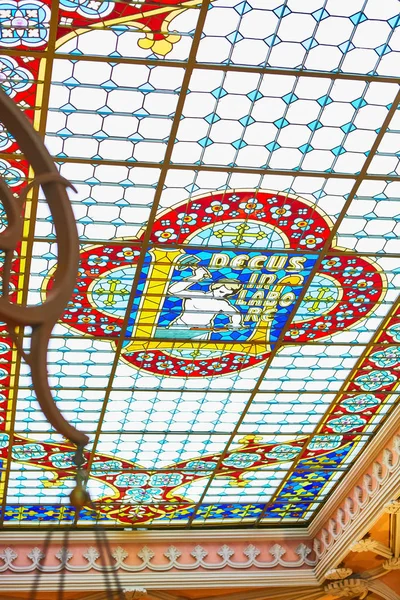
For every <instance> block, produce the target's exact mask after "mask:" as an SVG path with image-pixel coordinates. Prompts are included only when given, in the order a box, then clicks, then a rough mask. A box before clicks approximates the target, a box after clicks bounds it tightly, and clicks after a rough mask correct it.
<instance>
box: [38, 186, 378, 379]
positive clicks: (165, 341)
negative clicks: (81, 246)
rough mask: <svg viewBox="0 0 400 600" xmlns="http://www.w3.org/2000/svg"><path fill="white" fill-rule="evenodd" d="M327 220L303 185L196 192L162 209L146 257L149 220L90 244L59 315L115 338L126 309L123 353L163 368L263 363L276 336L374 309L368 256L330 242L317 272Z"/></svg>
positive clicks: (334, 328) (211, 370) (339, 326)
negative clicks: (121, 235)
mask: <svg viewBox="0 0 400 600" xmlns="http://www.w3.org/2000/svg"><path fill="white" fill-rule="evenodd" d="M331 229H332V222H331V221H330V219H329V217H327V215H325V214H324V213H323V212H322V211H321V210H320V209H319V208H316V207H315V206H314V205H312V204H311V203H310V202H308V201H307V200H305V199H302V198H300V197H298V196H290V195H286V194H285V195H283V194H277V193H273V192H267V191H257V193H255V191H254V190H228V191H224V192H215V193H211V194H208V195H204V196H199V197H194V198H191V199H190V200H187V201H185V202H181V203H179V204H177V205H176V206H174V207H172V208H171V209H169V210H167V211H164V212H163V213H162V214H160V215H159V216H158V218H157V220H156V221H155V223H154V226H153V229H152V234H151V238H150V244H149V246H148V249H147V252H146V254H145V256H141V239H142V238H143V235H144V231H143V232H142V233H141V234H140V235H139V236H138V238H136V239H134V240H127V239H124V240H122V241H121V243H120V244H117V245H116V244H113V245H112V246H109V247H107V246H96V247H91V248H89V249H87V250H85V251H84V252H82V254H81V264H80V267H81V268H80V279H79V281H78V283H77V287H76V290H75V293H74V296H73V298H72V299H71V302H70V303H69V305H68V307H67V309H66V311H65V313H64V315H63V318H62V320H63V322H64V323H65V324H66V325H68V326H70V327H72V328H74V329H75V330H78V331H80V332H81V333H83V334H86V335H89V336H94V337H107V338H109V339H110V341H111V342H112V343H114V344H115V343H116V340H117V338H118V336H119V335H120V332H121V331H122V328H123V326H124V317H125V314H126V311H127V308H129V319H128V323H127V324H125V326H126V334H125V340H124V343H123V347H122V352H121V357H122V358H123V360H124V361H125V362H127V363H129V364H130V365H132V366H133V367H135V368H137V369H143V370H145V371H147V372H150V373H153V374H156V375H161V376H162V375H164V376H165V375H167V376H170V377H171V376H172V377H207V376H215V375H224V374H229V373H235V372H237V371H238V370H240V369H243V368H249V367H253V366H255V365H259V364H260V363H263V362H265V361H266V360H267V358H268V357H269V355H270V353H271V350H272V349H273V348H274V346H275V345H276V343H277V342H278V341H285V342H289V343H290V342H291V341H293V342H296V343H298V342H300V343H306V342H307V341H309V340H313V341H314V342H315V341H318V340H321V341H322V340H323V339H324V338H327V337H328V336H331V335H332V334H334V333H337V332H339V331H343V329H347V328H350V327H353V326H354V325H356V324H357V323H358V322H359V321H360V320H361V319H365V317H366V316H368V314H369V313H371V312H372V311H373V310H375V308H376V306H377V302H378V301H379V298H380V295H381V291H382V288H383V286H384V282H383V279H382V277H383V276H382V274H381V273H380V271H379V270H378V267H377V266H376V265H374V264H373V263H372V262H371V261H369V260H366V259H365V258H362V257H358V256H354V255H353V254H349V255H348V256H346V254H344V253H343V249H341V251H340V253H338V254H335V247H334V246H332V247H331V248H330V249H329V252H328V254H327V255H326V257H325V258H324V260H322V262H321V264H320V265H319V267H318V269H317V273H315V267H316V262H317V260H318V258H319V255H320V253H321V251H322V250H324V251H325V250H326V249H325V246H326V243H327V240H328V239H329V235H330V232H331ZM137 265H139V268H137ZM310 278H311V279H312V281H311V282H310ZM132 286H134V289H135V293H134V298H133V301H132V299H131V290H132ZM304 286H307V292H306V294H305V295H304V296H303V298H302V301H301V304H300V306H299V307H298V308H297V311H296V315H295V316H294V315H293V310H294V308H295V307H296V306H297V304H298V301H299V297H300V294H302V290H303V288H304ZM47 287H48V288H50V287H51V279H50V280H49V281H48V282H47ZM289 319H290V320H291V324H290V326H288V320H289Z"/></svg>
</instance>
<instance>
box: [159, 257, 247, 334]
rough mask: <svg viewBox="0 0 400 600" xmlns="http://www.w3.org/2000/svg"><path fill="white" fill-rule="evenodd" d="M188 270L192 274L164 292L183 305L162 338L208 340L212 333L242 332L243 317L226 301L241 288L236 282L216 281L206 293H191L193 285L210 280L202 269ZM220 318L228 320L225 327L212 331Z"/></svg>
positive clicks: (231, 280) (206, 272)
mask: <svg viewBox="0 0 400 600" xmlns="http://www.w3.org/2000/svg"><path fill="white" fill-rule="evenodd" d="M191 268H192V270H193V274H192V275H191V276H190V277H185V278H184V279H183V280H182V281H176V282H174V283H173V284H172V285H170V287H169V289H168V291H167V294H168V295H169V296H175V297H177V298H182V300H183V301H182V311H181V313H180V315H179V316H178V317H176V319H174V321H172V322H171V323H170V325H169V326H168V329H167V328H166V329H164V330H163V333H164V336H165V337H170V335H171V334H173V337H177V338H179V337H182V338H190V339H196V340H208V339H210V337H211V334H212V333H213V331H222V330H227V329H239V328H241V327H242V326H243V321H242V314H241V313H240V311H239V310H238V309H237V308H236V307H235V306H234V305H233V304H231V302H230V301H229V298H231V297H232V296H234V295H235V294H237V293H238V292H239V291H240V290H241V289H242V288H243V284H242V283H240V281H238V280H235V279H219V280H218V281H215V282H214V283H211V284H210V285H209V288H208V290H205V291H202V290H194V289H193V288H192V286H193V285H194V284H196V283H199V282H200V281H202V280H203V279H208V278H210V277H211V276H210V273H209V272H208V271H207V269H205V268H204V267H191ZM219 315H225V316H226V317H228V319H229V324H228V325H227V326H224V327H217V328H216V327H215V319H216V317H217V316H219ZM168 330H169V331H168ZM178 330H180V333H181V335H180V334H179V332H178ZM167 332H168V333H167ZM166 333H167V335H165V334H166ZM160 334H161V331H160Z"/></svg>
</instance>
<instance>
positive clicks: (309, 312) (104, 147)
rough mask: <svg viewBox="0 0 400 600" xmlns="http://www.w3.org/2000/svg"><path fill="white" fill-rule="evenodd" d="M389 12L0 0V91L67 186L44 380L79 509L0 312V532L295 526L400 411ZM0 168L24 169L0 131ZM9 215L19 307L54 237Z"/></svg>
mask: <svg viewBox="0 0 400 600" xmlns="http://www.w3.org/2000/svg"><path fill="white" fill-rule="evenodd" d="M398 9H399V4H398V2H397V1H395V0H385V2H384V3H382V2H381V1H378V0H352V2H345V1H344V0H309V1H308V2H307V3H305V2H302V1H301V0H285V1H284V2H283V3H282V0H245V1H243V2H240V1H238V0H212V1H210V2H206V1H204V2H200V1H199V0H189V1H187V2H180V1H178V0H163V1H157V2H152V1H150V0H149V1H147V0H141V1H139V2H108V1H94V0H79V1H78V0H59V2H50V1H47V0H44V1H38V0H21V1H20V2H16V1H14V0H9V1H8V2H1V3H0V47H1V55H0V72H1V79H0V84H1V85H2V86H3V88H4V89H5V90H6V92H7V94H9V95H10V96H11V97H12V98H13V99H14V100H15V101H16V102H17V103H18V105H19V106H20V107H21V108H22V109H23V110H24V111H25V113H26V115H27V116H28V118H29V119H30V120H31V121H32V122H33V124H34V126H35V128H36V129H37V130H38V131H39V133H40V134H41V135H42V136H43V138H44V139H45V142H46V145H47V147H48V148H49V150H50V152H51V153H52V155H53V156H54V161H55V162H56V164H57V166H58V167H59V170H60V173H61V174H62V175H63V176H64V177H66V178H68V179H69V180H70V181H71V182H72V183H73V185H74V186H75V188H76V193H71V202H72V204H73V208H74V212H75V216H76V220H77V224H78V229H79V235H80V243H81V263H80V271H79V278H78V281H77V285H76V289H75V291H74V295H73V297H72V299H71V302H70V304H69V305H68V307H67V308H66V310H65V313H64V315H63V317H62V319H61V321H60V323H59V324H58V325H57V326H56V328H55V329H54V332H53V337H52V340H51V346H50V350H49V371H50V378H51V386H52V390H53V394H54V396H55V398H56V401H57V403H58V406H59V407H60V409H61V410H62V411H63V414H64V415H65V416H66V417H67V418H68V419H69V420H70V421H71V422H72V423H73V424H74V425H76V426H77V427H78V428H80V429H82V430H83V431H85V432H86V433H88V434H89V435H90V440H91V441H90V444H89V446H88V449H87V453H86V455H85V459H86V467H87V469H88V470H89V472H90V479H89V489H90V492H91V496H92V498H93V500H94V506H93V508H91V509H89V508H87V509H84V510H83V511H81V513H80V514H75V511H74V509H72V508H71V507H70V505H69V500H68V495H69V492H70V490H71V488H72V487H73V485H74V479H73V476H74V467H73V463H72V457H73V448H72V446H71V445H69V444H68V443H67V442H66V441H65V440H63V439H61V438H60V436H59V435H58V434H57V433H55V432H53V431H51V430H49V425H48V424H47V423H46V421H45V418H44V416H43V415H42V413H41V412H40V410H39V408H38V404H37V401H36V398H35V395H34V393H33V390H32V384H31V379H30V374H29V369H28V368H27V367H26V365H24V363H23V362H22V361H21V359H20V357H19V356H18V354H17V352H16V351H15V349H13V347H12V342H11V340H10V339H9V336H8V332H7V330H6V328H5V326H1V336H2V337H1V344H0V353H1V359H2V361H1V362H2V364H1V368H0V375H1V383H2V391H1V394H2V395H1V403H0V411H1V415H0V416H1V424H0V458H1V469H2V470H1V488H0V491H1V494H2V496H1V525H2V526H4V527H6V526H17V525H20V526H29V525H32V526H39V525H40V526H45V525H54V524H57V523H58V524H60V525H66V524H71V523H74V522H75V523H76V524H77V525H78V526H80V527H85V526H90V525H93V524H94V523H96V522H97V521H100V522H102V523H104V524H106V525H109V526H112V527H126V526H134V527H136V526H140V527H143V526H145V527H147V526H152V527H196V526H199V527H204V526H221V525H228V526H229V525H235V526H240V525H244V526H248V527H263V526H264V527H265V526H271V525H278V524H279V525H282V524H283V525H290V526H293V525H302V524H303V525H304V524H307V523H309V522H310V521H311V520H312V518H313V517H314V516H315V515H316V513H317V511H318V510H319V508H320V507H321V505H322V504H323V503H324V502H325V500H326V499H327V498H328V497H329V496H330V495H331V494H332V493H334V490H335V487H336V486H337V484H338V483H339V482H340V481H341V480H342V479H343V477H344V476H345V473H346V472H347V471H348V470H349V468H350V467H351V466H352V465H353V464H354V462H355V461H357V460H360V457H361V455H362V452H363V450H364V449H365V448H366V447H367V446H368V443H369V441H370V440H371V439H372V438H373V437H374V436H376V435H377V433H378V432H379V429H380V427H381V426H382V425H384V423H385V419H386V417H387V416H388V414H389V413H390V412H391V411H392V410H393V409H394V408H395V406H396V404H397V399H398V392H397V385H398V370H399V368H400V367H399V365H400V349H399V342H400V317H399V315H400V312H399V310H400V309H399V304H398V297H399V293H398V292H399V285H400V279H399V273H398V271H399V267H400V263H399V257H400V246H399V242H398V232H399V219H400V202H399V200H398V197H399V189H400V188H399V185H400V184H399V180H400V174H399V147H398V143H399V142H398V139H399V136H398V131H399V122H398V115H399V112H398V110H397V109H398V103H399V98H400V92H399V83H400V77H399V76H400V73H399V64H400V61H399V53H400V37H399V31H400V30H399V25H400V17H399V10H398ZM0 173H1V174H2V176H3V177H5V178H6V180H7V182H8V184H9V185H10V186H12V187H13V189H14V190H15V191H16V192H19V191H20V190H21V189H22V188H23V187H24V186H25V184H26V182H29V181H31V180H32V178H33V173H32V172H31V170H30V169H29V166H28V164H27V162H26V161H25V159H24V156H23V155H22V153H21V151H20V150H19V148H18V144H17V142H16V141H15V140H14V139H13V138H12V136H11V135H10V134H9V133H8V132H7V131H6V129H5V128H1V129H0ZM25 211H26V212H25V217H26V218H25V227H24V239H23V241H22V243H21V246H20V248H19V252H18V255H16V257H15V261H14V267H13V274H12V292H13V294H14V297H15V299H17V300H18V301H19V302H28V303H31V304H32V303H33V304H34V303H39V302H41V301H42V300H43V299H44V298H45V297H46V294H48V293H49V291H50V290H51V287H52V276H53V273H54V269H55V266H56V264H57V240H56V239H55V234H54V228H53V224H52V219H51V215H50V213H49V211H48V208H47V205H46V203H45V199H44V196H43V194H42V191H41V190H34V191H33V192H32V193H31V194H30V196H29V199H28V202H27V205H26V209H25ZM0 217H1V218H3V227H4V215H3V216H2V215H0ZM24 344H25V345H26V347H27V348H28V347H29V331H27V330H26V331H25V332H24Z"/></svg>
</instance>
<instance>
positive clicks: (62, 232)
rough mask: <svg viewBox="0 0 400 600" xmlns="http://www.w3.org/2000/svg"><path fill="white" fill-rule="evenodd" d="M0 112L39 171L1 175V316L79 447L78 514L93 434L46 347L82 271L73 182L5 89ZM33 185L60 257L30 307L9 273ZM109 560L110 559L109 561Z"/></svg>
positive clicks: (112, 587)
mask: <svg viewBox="0 0 400 600" xmlns="http://www.w3.org/2000/svg"><path fill="white" fill-rule="evenodd" d="M0 115H1V117H0V118H1V121H2V122H3V123H4V125H5V127H6V128H7V130H8V131H9V132H10V133H11V135H12V136H13V137H14V138H15V140H16V141H17V143H18V145H19V147H20V149H21V151H22V152H23V154H24V156H25V157H26V159H27V160H28V161H29V163H30V165H31V167H32V168H33V170H34V172H35V177H34V179H33V180H32V181H31V182H30V183H29V184H28V185H27V186H26V187H25V188H24V190H23V192H22V193H21V194H20V196H19V197H17V198H16V197H15V196H14V194H12V192H11V191H10V189H9V187H8V185H7V183H6V181H5V180H4V179H3V178H1V177H0V200H1V202H2V203H3V206H4V209H5V212H6V215H7V227H6V229H5V230H4V231H3V232H1V233H0V250H3V251H4V253H5V258H4V263H3V271H2V283H1V289H0V292H1V295H0V320H2V321H4V322H5V323H6V324H7V326H8V329H9V332H10V337H11V338H12V340H13V342H14V344H15V347H16V349H17V351H18V352H19V354H20V355H21V356H22V357H23V358H24V360H25V361H26V363H27V364H28V365H29V366H30V369H31V375H32V384H33V389H34V391H35V393H36V396H37V400H38V402H39V405H40V407H41V409H42V411H43V413H44V415H45V417H46V419H47V420H48V422H49V423H50V425H52V427H54V429H55V430H56V431H57V432H58V433H59V434H61V435H62V436H63V437H64V438H66V439H67V440H69V441H70V442H71V443H72V444H74V445H75V446H76V452H75V457H74V462H75V465H76V485H75V488H74V489H73V490H72V492H71V495H70V500H71V504H72V505H73V506H74V507H75V510H76V513H77V514H79V512H80V511H81V510H82V509H83V508H84V507H87V508H94V507H93V505H92V502H91V499H90V496H89V493H88V491H87V489H86V485H87V480H88V473H87V472H86V470H85V469H84V468H83V465H84V456H83V450H84V447H85V445H86V444H87V443H88V441H89V438H88V437H87V435H85V434H84V433H83V432H81V431H78V430H77V429H76V428H75V427H74V426H73V425H71V423H69V422H68V421H67V420H66V419H65V418H64V417H63V415H62V414H61V412H60V410H59V409H58V407H57V405H56V403H55V401H54V399H53V397H52V394H51V390H50V385H49V380H48V372H47V350H48V344H49V340H50V336H51V333H52V330H53V327H54V325H55V324H56V322H57V321H58V319H59V318H60V317H61V315H62V313H63V311H64V309H65V306H66V305H67V303H68V301H69V300H70V298H71V296H72V292H73V289H74V287H75V284H76V280H77V275H78V264H79V240H78V232H77V228H76V223H75V219H74V214H73V211H72V207H71V204H70V201H69V198H68V195H67V192H66V190H67V188H68V187H70V188H73V186H72V185H71V183H70V182H69V181H67V180H66V179H65V178H64V177H62V176H61V175H60V174H59V173H58V171H57V168H56V166H55V164H54V162H53V160H52V158H51V156H50V154H49V153H48V151H47V149H46V147H45V146H44V144H43V141H42V139H41V138H40V136H39V134H38V133H37V132H36V131H35V130H34V129H33V127H32V125H31V124H30V122H29V121H28V119H27V118H26V117H25V115H24V114H23V113H22V112H21V111H20V110H19V108H18V107H17V106H16V104H15V103H14V102H13V101H12V100H11V99H10V98H9V97H8V96H7V94H6V93H5V92H4V91H3V90H2V89H1V88H0ZM35 186H41V187H42V189H43V192H44V195H45V198H46V201H47V203H48V206H49V209H50V213H51V216H52V219H53V223H54V227H55V232H56V240H57V245H58V259H57V269H56V272H55V275H54V283H53V286H52V289H51V292H50V293H49V295H48V296H47V298H46V300H45V301H44V302H43V303H42V304H41V305H35V306H26V305H21V304H16V303H14V302H13V301H12V299H11V297H10V275H11V268H12V261H13V256H14V253H15V252H16V250H17V247H18V244H19V243H20V241H21V238H22V230H23V229H22V227H23V206H24V203H25V200H26V198H27V195H28V193H29V191H31V190H32V188H33V187H35ZM73 189H74V188H73ZM25 327H31V329H32V333H31V345H30V350H29V351H26V350H25V349H24V348H23V346H22V341H21V340H22V337H23V332H24V328H25ZM69 532H70V530H69V529H68V528H66V530H65V538H64V546H65V547H67V546H68V539H69ZM95 534H96V538H97V542H98V546H99V550H100V556H101V558H102V560H103V573H104V579H105V588H106V593H107V598H110V599H115V598H124V597H125V594H124V592H123V590H122V587H121V585H120V583H119V581H118V576H117V572H116V570H115V568H114V567H113V565H112V555H111V550H110V548H109V545H108V540H107V538H106V533H105V531H104V530H103V529H102V527H101V526H100V525H97V526H96V529H95ZM51 536H52V530H51V529H50V530H49V533H48V536H47V538H46V539H45V541H44V556H46V554H47V550H48V548H49V545H50V542H51ZM65 550H66V548H65ZM106 559H108V564H107V560H106ZM40 575H41V571H40V570H38V571H37V576H36V579H35V581H34V584H33V589H32V593H31V598H32V600H34V598H35V597H36V592H37V590H38V589H39V580H40ZM64 578H65V570H62V571H61V578H60V581H59V589H58V599H59V600H61V599H62V598H63V593H64V588H65V585H64V584H65V580H64ZM112 579H113V581H112ZM128 597H129V594H128Z"/></svg>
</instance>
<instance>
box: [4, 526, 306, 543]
mask: <svg viewBox="0 0 400 600" xmlns="http://www.w3.org/2000/svg"><path fill="white" fill-rule="evenodd" d="M102 531H103V533H104V534H105V535H106V536H107V540H108V542H109V543H110V544H121V545H122V544H127V543H132V542H133V541H134V542H135V543H136V542H137V543H139V544H150V543H157V542H160V543H165V542H167V543H171V542H182V540H183V537H184V539H185V541H186V542H188V543H193V544H195V543H196V542H201V543H203V542H205V541H209V542H212V541H217V542H221V540H223V541H224V542H231V541H232V542H233V541H238V542H240V541H244V542H248V541H249V540H250V539H251V541H252V542H260V543H261V542H264V541H266V542H268V541H274V542H278V543H279V542H284V541H286V540H289V539H290V540H292V539H293V540H301V541H302V542H303V543H305V544H307V543H309V544H312V538H311V537H310V536H309V535H308V534H307V531H306V529H305V528H299V529H297V528H296V529H295V528H291V527H288V528H287V529H286V528H285V529H282V527H279V528H274V527H273V526H268V528H265V529H264V528H263V529H244V528H243V529H239V528H238V529H217V528H216V529H212V530H204V529H199V530H197V531H196V530H185V531H184V532H183V530H182V529H174V530H171V531H160V530H158V531H157V530H151V529H145V528H143V529H142V528H140V529H134V528H129V527H125V528H124V529H120V530H118V531H115V530H104V529H103V530H102ZM183 533H184V536H183ZM46 535H47V533H46V532H44V531H22V528H21V529H19V530H18V531H7V529H3V530H2V531H1V542H2V544H18V543H21V544H22V543H25V544H26V543H28V544H32V545H35V544H37V543H40V544H41V543H43V539H44V537H46ZM51 539H52V542H58V543H61V544H63V543H64V540H65V532H64V531H63V530H59V531H54V532H52V536H51ZM94 539H95V531H93V530H87V531H74V541H75V542H76V543H79V544H85V542H86V543H89V544H91V543H93V541H94Z"/></svg>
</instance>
